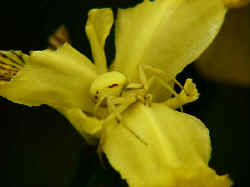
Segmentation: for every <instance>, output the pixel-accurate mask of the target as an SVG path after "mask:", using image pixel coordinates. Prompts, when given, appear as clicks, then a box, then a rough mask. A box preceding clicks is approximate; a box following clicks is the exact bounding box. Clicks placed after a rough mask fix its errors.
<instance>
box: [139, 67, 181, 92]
mask: <svg viewBox="0 0 250 187" xmlns="http://www.w3.org/2000/svg"><path fill="white" fill-rule="evenodd" d="M143 67H144V68H147V69H148V70H150V71H151V72H154V73H155V74H157V75H158V76H159V77H160V78H162V79H166V77H167V78H169V77H170V76H169V75H168V74H167V73H166V72H164V71H162V70H160V69H158V68H155V67H152V66H151V65H148V64H143ZM171 80H172V81H174V83H175V84H176V85H177V86H179V88H180V89H181V90H184V91H185V89H184V87H183V86H182V85H181V83H180V82H179V81H178V80H176V79H175V78H171ZM166 81H167V80H166Z"/></svg>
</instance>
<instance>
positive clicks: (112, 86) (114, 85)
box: [108, 83, 119, 88]
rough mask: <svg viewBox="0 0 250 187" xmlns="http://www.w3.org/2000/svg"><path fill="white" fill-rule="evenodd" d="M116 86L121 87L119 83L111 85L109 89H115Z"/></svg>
mask: <svg viewBox="0 0 250 187" xmlns="http://www.w3.org/2000/svg"><path fill="white" fill-rule="evenodd" d="M116 86H119V84H117V83H115V84H111V85H109V86H108V88H114V87H116Z"/></svg>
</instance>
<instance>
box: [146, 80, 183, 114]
mask: <svg viewBox="0 0 250 187" xmlns="http://www.w3.org/2000/svg"><path fill="white" fill-rule="evenodd" d="M154 80H158V81H159V83H160V84H161V85H162V86H163V87H164V88H165V89H167V90H168V91H170V93H171V94H173V95H174V96H175V97H174V99H175V102H176V103H178V107H177V108H180V109H181V111H182V112H183V108H182V105H183V104H182V102H181V100H180V98H179V95H178V94H177V93H176V91H175V90H174V89H173V88H172V87H171V86H170V85H169V84H167V83H166V82H165V81H164V80H162V79H161V78H159V77H157V76H152V77H151V79H150V85H151V84H152V83H153V81H154ZM169 100H171V99H169ZM165 104H166V103H165ZM175 109H176V108H175Z"/></svg>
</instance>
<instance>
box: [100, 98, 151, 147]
mask: <svg viewBox="0 0 250 187" xmlns="http://www.w3.org/2000/svg"><path fill="white" fill-rule="evenodd" d="M136 100H137V98H136V97H134V96H127V97H121V98H117V100H116V101H115V102H114V103H118V102H119V103H121V105H120V106H118V107H117V108H116V110H115V112H113V113H112V114H110V115H109V116H108V117H107V118H106V119H105V120H104V122H103V123H104V124H107V123H109V122H110V121H111V120H112V119H114V118H115V117H117V115H120V114H121V113H122V112H124V111H125V110H126V109H127V108H128V107H129V106H130V105H131V104H133V103H135V102H136ZM118 123H119V124H121V125H122V126H123V127H124V128H125V129H127V130H128V131H129V132H130V133H131V134H133V135H134V136H135V137H136V138H137V139H138V140H139V141H141V142H142V143H143V144H144V145H147V143H146V142H145V141H143V140H142V139H141V138H140V137H139V136H138V135H137V134H136V133H135V132H134V131H132V130H131V129H130V128H129V127H128V126H126V125H125V124H124V123H121V121H119V122H118Z"/></svg>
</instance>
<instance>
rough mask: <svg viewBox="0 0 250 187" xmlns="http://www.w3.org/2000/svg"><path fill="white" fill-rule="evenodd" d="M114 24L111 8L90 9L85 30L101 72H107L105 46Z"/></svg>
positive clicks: (98, 69)
mask: <svg viewBox="0 0 250 187" xmlns="http://www.w3.org/2000/svg"><path fill="white" fill-rule="evenodd" d="M112 25H113V12H112V10H111V9H110V8H105V9H91V10H90V11H89V13H88V20H87V24H86V27H85V30H86V33H87V36H88V38H89V42H90V45H91V50H92V55H93V58H94V62H95V64H96V66H97V71H98V73H100V74H101V73H105V72H107V62H106V56H105V52H104V46H105V40H106V38H107V37H108V35H109V32H110V29H111V27H112Z"/></svg>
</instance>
